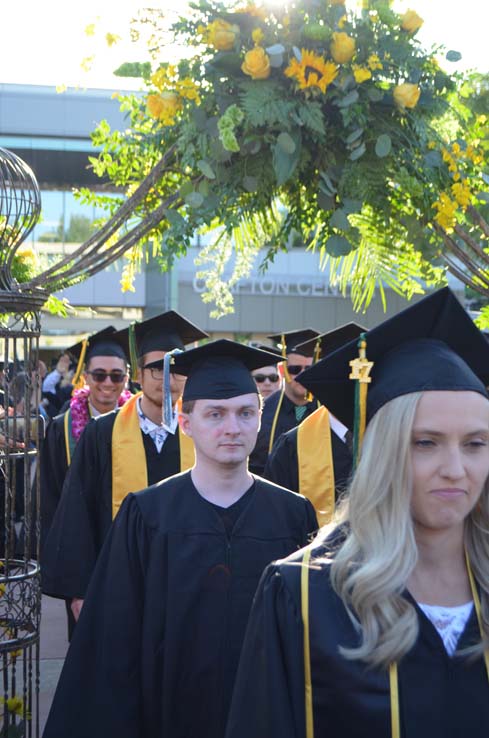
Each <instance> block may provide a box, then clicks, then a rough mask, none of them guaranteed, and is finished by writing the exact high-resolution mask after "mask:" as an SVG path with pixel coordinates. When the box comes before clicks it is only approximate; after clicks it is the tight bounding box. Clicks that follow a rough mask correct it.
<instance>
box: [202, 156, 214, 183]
mask: <svg viewBox="0 0 489 738" xmlns="http://www.w3.org/2000/svg"><path fill="white" fill-rule="evenodd" d="M197 166H198V167H199V169H200V171H201V172H202V174H203V175H204V177H207V179H215V178H216V175H215V173H214V170H213V169H212V167H211V165H210V164H209V163H208V162H207V161H204V159H201V160H200V161H198V162H197Z"/></svg>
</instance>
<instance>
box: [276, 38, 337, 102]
mask: <svg viewBox="0 0 489 738" xmlns="http://www.w3.org/2000/svg"><path fill="white" fill-rule="evenodd" d="M338 71H339V70H338V67H337V66H336V64H333V62H330V61H326V59H324V58H323V57H322V56H319V54H315V53H314V52H313V51H309V50H308V49H301V60H300V61H299V60H298V59H296V58H294V59H292V61H291V62H290V64H289V66H288V67H287V68H286V69H285V72H284V74H285V75H286V77H289V78H290V79H295V80H296V82H297V86H298V88H299V89H300V90H307V89H312V90H319V91H320V92H322V93H323V94H324V93H325V92H326V89H327V87H328V85H330V84H331V82H332V81H333V80H334V79H335V78H336V76H337V74H338Z"/></svg>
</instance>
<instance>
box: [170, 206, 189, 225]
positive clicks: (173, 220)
mask: <svg viewBox="0 0 489 738" xmlns="http://www.w3.org/2000/svg"><path fill="white" fill-rule="evenodd" d="M165 217H166V219H167V221H168V222H169V224H170V225H171V226H172V227H174V228H182V227H183V226H184V225H185V218H184V217H183V216H181V215H180V213H179V212H178V210H171V209H170V208H168V209H167V210H165Z"/></svg>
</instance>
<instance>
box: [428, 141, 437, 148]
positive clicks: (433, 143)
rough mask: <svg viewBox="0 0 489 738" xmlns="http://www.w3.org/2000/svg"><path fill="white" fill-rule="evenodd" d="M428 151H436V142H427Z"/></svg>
mask: <svg viewBox="0 0 489 738" xmlns="http://www.w3.org/2000/svg"><path fill="white" fill-rule="evenodd" d="M428 148H429V149H436V141H428Z"/></svg>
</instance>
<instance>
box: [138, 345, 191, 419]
mask: <svg viewBox="0 0 489 738" xmlns="http://www.w3.org/2000/svg"><path fill="white" fill-rule="evenodd" d="M166 353H167V352H166V351H149V352H148V353H147V354H145V355H144V365H143V367H145V366H147V365H148V364H152V363H153V362H155V361H158V362H161V365H160V366H157V367H150V368H148V369H145V368H143V367H141V368H140V369H139V372H138V378H139V383H140V385H141V389H142V391H143V394H144V395H145V397H147V398H148V399H149V400H151V402H152V403H154V404H155V405H157V406H158V407H162V405H163V359H164V357H165V354H166ZM185 380H186V377H184V376H182V375H181V374H174V373H173V372H172V373H171V374H170V392H171V400H172V405H175V404H176V403H177V401H178V400H179V399H180V397H181V396H182V393H183V388H184V386H185Z"/></svg>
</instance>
